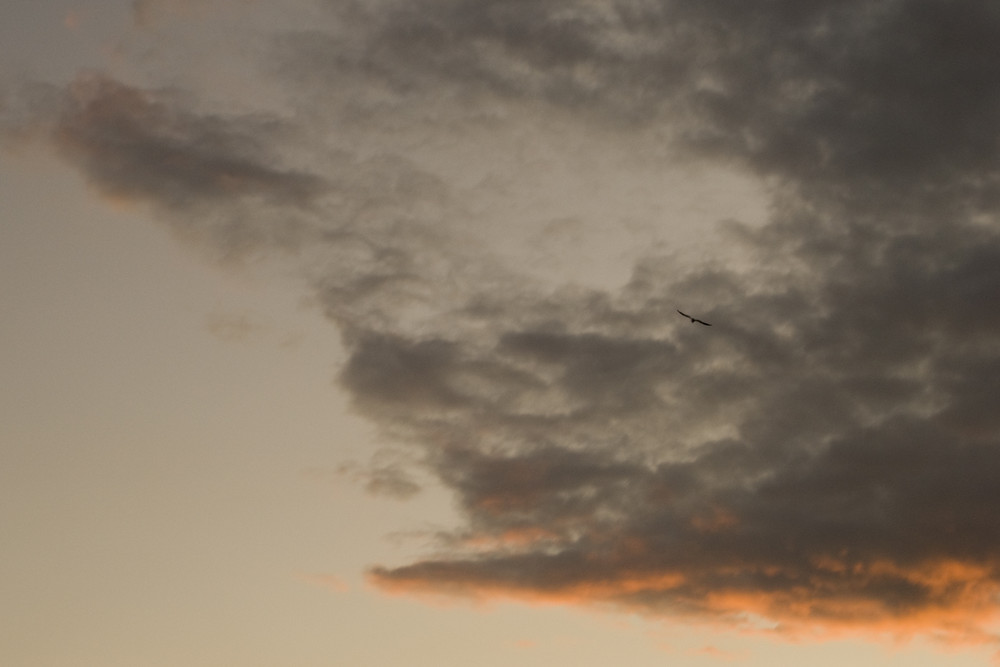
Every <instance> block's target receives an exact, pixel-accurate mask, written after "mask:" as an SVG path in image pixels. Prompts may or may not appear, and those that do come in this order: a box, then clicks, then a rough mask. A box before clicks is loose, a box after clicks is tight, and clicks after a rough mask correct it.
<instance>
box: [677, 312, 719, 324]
mask: <svg viewBox="0 0 1000 667" xmlns="http://www.w3.org/2000/svg"><path fill="white" fill-rule="evenodd" d="M677 312H678V313H680V314H681V315H683V316H684V317H686V318H688V319H689V320H691V324H694V323H695V322H697V323H698V324H704V325H705V326H706V327H710V326H712V325H711V324H709V323H708V322H706V321H705V320H699V319H698V318H697V317H691V316H690V315H688V314H687V313H685V312H684V311H682V310H677Z"/></svg>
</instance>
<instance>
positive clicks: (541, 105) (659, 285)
mask: <svg viewBox="0 0 1000 667" xmlns="http://www.w3.org/2000/svg"><path fill="white" fill-rule="evenodd" d="M328 7H329V13H328V15H327V17H328V19H327V20H328V21H329V25H326V26H323V25H318V26H317V27H316V28H315V29H314V30H312V31H309V32H304V33H296V34H294V35H291V36H287V35H286V36H284V37H282V38H280V39H278V40H277V46H276V53H277V54H280V56H281V59H282V60H281V64H280V65H278V66H275V67H273V71H277V72H279V73H281V74H282V76H285V77H286V81H285V83H286V84H287V86H288V90H289V91H291V92H290V95H291V97H292V99H294V100H295V101H296V102H298V103H299V104H301V105H302V107H303V108H302V109H300V110H299V113H300V115H298V116H296V117H295V118H293V119H290V120H289V121H288V122H289V123H290V124H291V125H293V126H295V127H296V128H297V130H299V131H301V132H303V133H305V135H307V136H309V137H311V138H312V139H315V145H314V146H312V148H311V152H310V153H309V155H310V158H309V160H308V163H309V164H310V165H312V166H311V167H310V168H309V169H305V168H294V167H282V166H275V165H278V164H280V162H274V161H273V160H272V158H273V157H274V156H280V155H282V154H283V153H287V154H289V155H291V154H293V153H295V151H293V150H291V143H292V142H291V141H290V140H289V138H288V136H287V135H286V134H284V133H283V131H277V130H275V131H270V130H269V129H267V128H271V127H272V125H271V124H270V123H271V122H273V119H272V121H267V122H264V121H261V119H249V118H246V117H222V116H212V115H206V114H204V113H197V112H196V111H194V110H191V109H186V108H185V107H184V105H183V104H180V103H179V102H176V101H171V100H170V99H169V98H168V97H166V96H165V95H164V94H162V93H152V92H149V91H138V90H137V89H133V88H130V87H127V86H124V85H122V84H117V83H113V82H111V81H108V80H103V79H102V80H98V81H97V82H94V81H93V80H89V81H90V82H89V83H87V84H86V85H88V86H89V88H85V94H83V95H82V96H81V94H80V93H79V92H75V93H74V94H73V95H71V96H70V98H69V101H68V102H66V103H65V106H64V108H63V111H62V112H61V113H60V114H58V115H56V116H55V120H54V125H53V127H54V129H53V133H52V136H53V138H54V141H55V142H56V144H57V145H58V146H59V147H61V148H62V149H63V150H64V152H65V154H66V155H67V157H68V158H69V159H70V160H71V161H72V162H73V163H74V164H76V165H77V166H78V167H80V168H81V169H82V170H83V171H84V173H85V174H86V175H87V176H88V178H90V179H91V181H92V182H93V183H94V184H95V185H96V186H98V187H99V188H100V189H101V190H102V191H104V192H107V193H110V194H113V195H120V196H128V197H133V198H139V199H144V200H149V201H152V202H153V203H155V204H156V205H157V206H158V207H159V208H160V209H162V210H163V211H165V213H166V214H167V215H168V216H174V217H175V218H176V217H178V216H180V217H183V218H184V219H185V220H186V222H185V224H190V225H193V226H195V227H197V226H199V225H202V226H210V225H212V224H215V223H214V222H213V221H214V220H216V219H217V218H218V217H219V216H222V217H223V218H224V219H226V220H229V221H231V223H232V224H233V225H235V229H236V230H243V231H245V230H246V229H247V228H248V227H249V228H250V229H252V230H255V233H256V236H255V238H259V239H260V241H259V242H260V244H262V245H265V246H266V245H267V244H268V243H271V244H273V243H275V240H274V238H273V237H272V236H269V230H271V229H272V228H273V227H274V226H277V227H279V228H282V226H287V225H288V224H289V223H288V220H289V219H291V220H295V221H298V222H297V224H299V225H301V226H303V227H304V228H307V229H308V230H310V232H309V235H308V236H307V238H308V243H302V244H300V245H301V248H300V250H301V253H302V255H303V256H304V257H305V258H306V259H307V260H308V261H309V268H308V275H309V277H310V280H311V285H312V286H313V288H314V289H315V291H316V295H317V297H318V299H319V302H320V303H321V305H322V307H323V308H324V310H325V312H326V313H327V314H328V315H329V317H330V319H331V320H332V321H333V322H334V323H335V324H336V325H337V327H338V329H339V331H340V333H341V335H342V340H343V343H344V345H345V346H346V348H347V350H348V353H349V359H348V361H347V363H346V364H345V366H344V368H343V369H342V371H341V373H340V375H339V378H340V382H341V384H342V386H343V387H344V388H345V389H346V390H347V391H348V392H349V393H350V395H351V397H352V398H353V400H354V403H355V406H356V407H357V409H358V410H359V411H360V412H362V413H363V414H365V415H367V416H368V417H370V418H371V419H372V420H374V421H376V422H377V423H378V424H379V425H380V426H382V427H383V428H384V431H385V433H386V435H387V436H388V437H391V438H392V439H393V440H394V441H397V442H400V443H406V444H408V445H412V447H413V448H414V451H416V452H417V454H416V455H415V456H416V457H418V458H419V460H420V461H421V464H420V465H422V466H423V467H424V469H425V470H426V471H429V472H430V473H431V474H433V475H434V476H435V477H436V478H437V479H438V480H439V482H440V483H442V484H443V485H444V486H445V487H447V488H448V489H450V490H451V491H452V492H453V493H454V496H455V500H456V503H457V506H458V507H459V508H460V510H461V512H462V516H463V518H464V523H463V525H461V526H459V527H457V528H456V529H455V530H454V531H452V532H450V533H448V534H446V535H442V542H441V549H440V551H439V552H438V553H436V554H435V555H433V557H428V558H427V559H426V560H423V561H419V562H416V563H411V564H404V565H401V566H398V567H377V568H374V569H373V570H372V573H371V574H372V578H373V580H374V581H375V582H376V583H378V584H379V585H382V586H384V587H386V588H389V589H396V590H414V591H449V592H458V593H465V594H470V595H511V596H515V597H521V598H524V599H547V600H564V601H567V602H571V603H588V604H611V605H617V606H622V607H625V608H629V609H639V610H643V611H648V612H653V613H661V614H665V615H672V616H681V617H688V618H691V617H693V618H700V619H709V620H719V621H726V622H730V623H737V624H738V623H747V622H757V621H755V620H754V619H760V618H763V619H767V620H768V621H770V622H773V623H776V624H778V626H779V627H780V628H782V629H786V630H788V631H797V630H814V629H820V630H824V629H827V630H833V631H836V630H847V631H856V632H869V631H874V632H879V631H886V632H890V633H901V634H912V633H929V634H932V635H935V636H940V637H945V638H951V639H962V640H973V639H975V640H978V639H982V638H984V637H987V636H988V631H987V629H986V626H985V625H984V622H985V620H986V619H987V618H988V616H989V615H990V614H993V613H995V612H996V611H997V605H998V602H1000V598H998V595H1000V560H998V554H1000V525H997V523H998V519H997V518H996V517H997V516H1000V512H998V510H1000V419H998V417H997V416H996V410H995V409H994V407H993V404H994V402H995V399H994V397H995V396H996V395H997V394H996V391H997V389H998V388H1000V387H998V381H997V379H996V377H997V371H998V370H1000V345H998V344H997V340H998V334H1000V314H998V313H1000V310H998V309H997V308H996V305H995V304H996V302H997V300H998V297H1000V227H998V225H997V217H996V216H997V173H998V172H997V166H998V157H1000V155H998V151H997V137H998V136H1000V114H998V113H997V112H998V111H1000V84H998V83H997V82H998V81H1000V78H998V77H997V76H996V75H997V71H996V70H997V67H1000V65H997V63H1000V59H998V58H997V55H998V54H997V52H996V51H997V49H998V48H1000V47H997V46H996V45H997V44H1000V39H998V38H1000V10H997V9H995V8H994V7H993V6H992V5H991V4H990V3H987V2H965V3H948V4H942V3H935V2H927V1H921V0H892V1H884V2H870V1H866V2H851V1H849V2H820V1H818V0H816V1H801V0H799V1H796V2H792V1H791V0H783V1H779V0H773V1H764V2H757V3H746V2H737V1H735V0H732V1H727V0H699V1H694V0H692V1H687V0H662V1H656V0H621V1H618V2H612V1H608V2H569V1H560V0H556V1H553V2H546V3H537V2H527V1H522V0H487V1H482V0H475V1H474V0H467V1H466V0H459V1H444V0H419V1H416V2H414V1H407V2H402V1H398V2H397V1H392V0H385V1H382V2H365V3H361V2H331V3H328ZM290 73H294V75H292V74H290ZM438 112H440V115H438ZM537 118H544V119H545V120H544V123H540V124H539V125H538V126H537V127H535V128H534V129H535V130H537V129H538V128H539V127H542V128H544V127H546V125H545V123H553V124H558V123H559V121H562V122H563V125H564V127H565V128H568V129H567V130H566V131H567V132H570V133H572V132H578V133H580V137H581V140H582V139H583V138H584V137H585V136H588V135H589V134H601V135H602V136H604V135H607V136H613V137H619V138H620V139H621V141H623V142H629V141H637V140H636V137H641V138H642V139H641V140H642V141H654V140H655V141H659V142H662V144H663V146H662V150H663V152H670V151H674V152H675V154H679V155H682V156H683V159H685V160H697V161H706V162H712V161H716V162H719V163H721V164H726V165H730V166H733V167H734V168H739V169H742V170H745V171H746V172H747V173H750V174H752V175H754V177H755V178H759V179H760V180H761V181H762V182H763V183H765V184H766V186H767V187H768V188H769V192H771V194H772V195H773V201H772V207H771V218H770V220H769V221H768V223H767V224H766V225H764V226H762V227H752V226H748V225H743V224H741V223H738V222H731V223H728V224H727V225H726V226H725V228H724V233H725V238H726V239H727V241H726V242H727V243H728V244H729V245H730V246H732V247H738V248H739V249H740V252H741V257H742V258H743V261H741V262H739V263H726V262H723V261H712V260H710V259H709V260H706V261H705V262H704V263H700V264H699V263H690V264H689V265H687V266H685V267H682V266H681V265H679V264H675V263H671V262H670V261H669V260H667V259H665V258H663V257H658V256H655V255H654V254H652V253H651V254H650V256H648V257H646V258H645V259H643V260H642V261H640V262H639V263H637V265H636V266H635V268H634V271H633V274H632V279H631V280H630V281H629V282H628V283H627V284H626V285H624V286H623V287H621V288H620V289H611V288H608V289H604V290H602V289H597V288H583V287H570V286H567V287H563V288H553V287H552V286H551V285H540V284H536V283H533V282H532V281H530V280H528V279H526V278H524V277H523V276H521V275H519V274H518V273H517V272H516V271H515V270H513V269H511V268H510V267H504V266H503V265H502V262H500V261H499V260H498V259H497V258H496V257H494V256H492V255H490V253H489V252H488V251H487V250H486V249H484V248H482V247H478V246H476V245H475V244H472V243H470V241H469V238H468V237H466V236H464V235H463V230H466V229H467V228H469V227H474V226H475V225H476V224H477V222H478V221H477V220H476V219H475V217H474V215H473V214H472V213H470V212H471V211H474V210H475V207H474V206H471V205H469V201H468V199H469V198H470V197H474V192H473V194H470V190H468V189H463V187H462V186H461V185H460V184H458V183H457V182H452V181H449V180H448V179H447V178H445V177H443V176H441V173H443V172H442V171H440V170H439V171H435V169H434V168H433V166H432V165H431V164H430V162H429V161H428V160H426V159H424V160H423V161H421V158H419V156H418V154H419V153H420V148H421V145H422V144H421V142H420V141H419V139H420V138H421V137H423V138H426V137H427V136H430V135H431V134H434V136H436V137H437V136H440V134H439V133H442V132H449V133H453V135H454V136H455V137H457V138H456V141H461V140H462V139H464V138H466V137H472V136H477V135H473V134H471V133H469V132H468V130H469V128H470V127H478V128H480V129H484V131H486V132H491V131H492V132H496V133H500V134H501V135H503V133H511V136H513V134H514V132H515V131H516V130H517V128H518V127H523V126H526V125H530V124H531V123H533V122H534V120H535V119H537ZM261 122H264V126H265V127H264V129H265V130H267V131H264V132H261V131H260V130H261V129H262V126H261ZM452 123H453V125H452ZM327 125H331V126H333V129H330V128H329V127H327ZM347 129H350V131H351V132H352V133H354V134H351V135H350V136H348V133H347ZM449 136H451V135H449ZM504 136H506V135H504ZM366 142H367V143H366ZM386 146H390V147H392V148H393V150H391V151H388V152H387V151H386V150H385V147H386ZM297 150H299V152H300V153H301V147H299V148H298V149H297ZM424 157H426V156H424ZM588 157H589V158H591V159H594V160H600V159H601V157H602V156H600V155H590V156H588ZM481 159H482V160H483V161H487V162H488V161H490V159H491V156H490V155H485V156H482V157H481ZM509 194H510V196H511V197H512V198H516V197H517V192H513V193H509ZM247 201H253V202H260V203H261V204H262V206H260V207H257V208H256V209H255V213H254V215H252V216H247V217H240V216H236V217H233V215H232V214H233V212H234V211H242V210H244V208H245V207H243V204H244V203H245V202H247ZM676 308H681V309H682V310H684V311H685V312H691V313H693V314H697V316H699V317H703V318H704V319H706V320H708V321H710V322H712V323H713V326H712V327H711V328H707V327H700V326H692V325H691V324H690V323H689V322H688V321H687V320H685V319H684V318H682V317H680V316H679V315H678V314H677V313H676V311H675V309H676ZM400 466H401V464H400V465H397V464H393V465H392V466H389V467H384V468H380V469H373V470H374V472H373V473H372V475H371V476H370V478H371V483H372V484H376V485H378V484H382V485H383V486H384V489H383V490H386V491H388V492H390V493H394V494H395V495H397V496H405V495H407V494H409V493H411V492H413V491H415V488H414V487H412V486H409V484H411V482H410V481H409V478H408V477H407V476H406V475H405V471H404V470H403V468H402V467H400ZM378 470H382V473H380V474H376V473H377V472H378ZM380 475H381V476H380Z"/></svg>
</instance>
